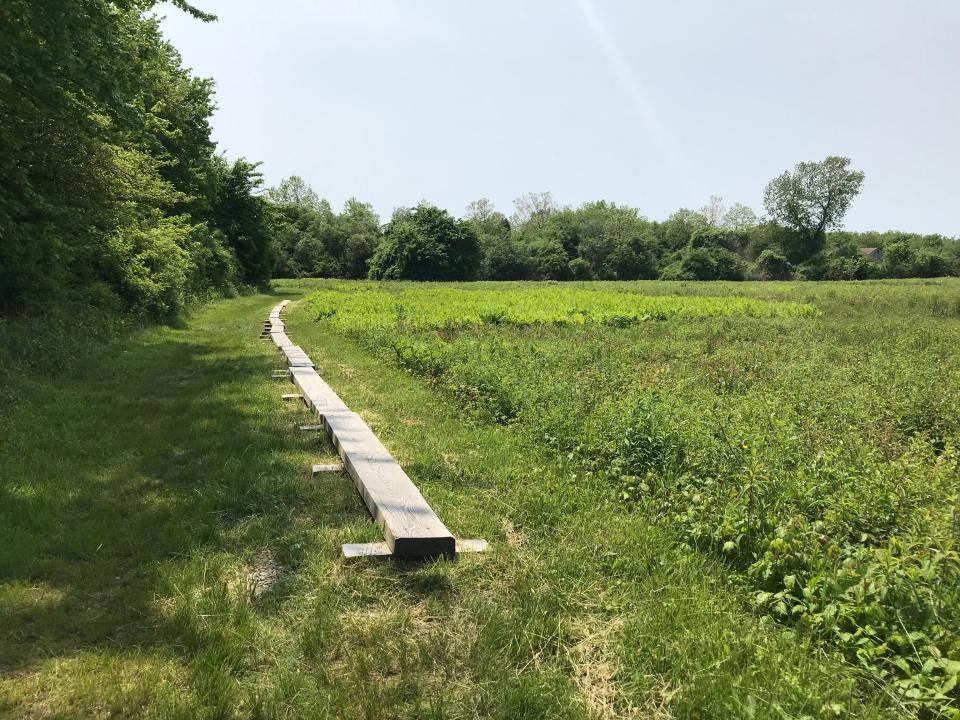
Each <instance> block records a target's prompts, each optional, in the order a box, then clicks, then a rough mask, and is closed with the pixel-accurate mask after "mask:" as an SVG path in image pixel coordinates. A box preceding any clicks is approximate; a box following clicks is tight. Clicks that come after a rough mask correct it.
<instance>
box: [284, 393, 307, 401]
mask: <svg viewBox="0 0 960 720" xmlns="http://www.w3.org/2000/svg"><path fill="white" fill-rule="evenodd" d="M280 399H281V400H303V395H301V394H300V393H286V394H285V395H281V396H280Z"/></svg>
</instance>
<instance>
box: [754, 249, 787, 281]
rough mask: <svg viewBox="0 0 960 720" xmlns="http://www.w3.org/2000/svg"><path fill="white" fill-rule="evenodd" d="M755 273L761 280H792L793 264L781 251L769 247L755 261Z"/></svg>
mask: <svg viewBox="0 0 960 720" xmlns="http://www.w3.org/2000/svg"><path fill="white" fill-rule="evenodd" d="M753 275H754V276H755V277H757V278H758V279H760V280H792V279H793V265H791V264H790V263H789V262H788V261H787V258H785V257H784V256H783V255H781V254H780V253H778V252H775V251H773V250H770V249H767V250H764V251H763V252H762V253H760V256H759V257H758V258H757V262H756V263H754V265H753Z"/></svg>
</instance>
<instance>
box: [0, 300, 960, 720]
mask: <svg viewBox="0 0 960 720" xmlns="http://www.w3.org/2000/svg"><path fill="white" fill-rule="evenodd" d="M463 287H468V288H470V289H471V292H470V293H465V292H462V291H461V290H460V289H458V287H457V286H449V285H448V286H421V285H414V284H409V285H407V284H378V285H363V286H358V285H356V284H350V283H336V282H326V283H316V282H314V283H312V284H309V285H307V284H292V283H285V284H282V285H280V289H279V290H278V291H277V292H276V293H275V294H273V295H253V296H249V297H244V298H239V299H233V300H229V301H222V302H218V303H214V304H212V305H210V306H209V307H208V308H206V309H204V310H202V311H200V312H197V313H196V314H195V315H194V316H193V317H192V318H190V320H189V321H188V322H187V323H185V324H184V325H183V326H182V327H179V328H153V329H147V330H142V331H137V332H135V333H133V334H131V335H129V336H127V337H126V338H124V339H119V340H117V339H110V336H111V335H112V333H114V332H115V331H116V330H117V328H116V327H107V328H105V327H104V325H103V323H102V322H101V320H100V318H97V317H89V318H87V319H86V320H85V321H82V324H81V322H78V323H75V324H74V325H72V326H71V325H69V324H66V323H65V324H54V325H53V326H52V327H46V326H44V325H43V324H39V323H34V322H33V321H32V320H30V319H27V320H23V321H15V322H10V321H8V322H7V323H6V324H5V326H4V328H3V329H4V333H3V334H2V337H5V338H7V337H12V338H20V339H23V340H27V339H29V340H30V343H29V344H22V343H20V342H17V341H11V342H10V343H9V344H4V345H3V347H2V348H0V358H2V362H0V388H2V393H3V396H2V398H0V401H2V403H0V407H2V408H3V410H2V412H0V434H2V435H0V436H2V437H3V438H4V442H3V444H2V445H0V467H2V468H3V482H2V483H0V716H5V717H6V716H8V717H16V718H34V717H61V718H72V717H77V718H79V717H84V718H85V717H91V716H94V717H107V716H110V717H131V718H133V717H136V718H141V717H165V718H170V717H183V718H214V717H239V718H246V717H250V718H255V717H256V718H260V717H331V718H334V717H336V718H343V717H346V718H364V717H419V718H430V717H433V718H439V717H452V718H459V717H478V716H479V717H494V718H497V717H499V718H516V717H530V718H536V717H542V718H556V717H568V718H588V717H589V718H616V717H630V716H633V715H639V716H654V717H657V716H660V717H692V716H699V717H704V718H706V717H717V718H721V717H722V718H728V717H742V718H783V717H791V718H801V717H844V716H847V717H871V718H875V717H894V716H897V715H903V714H908V715H909V714H915V713H916V714H920V715H921V716H925V717H935V716H936V715H937V713H938V712H939V713H940V715H941V716H942V717H950V716H951V713H953V714H954V715H955V712H954V707H955V703H956V688H954V689H950V688H949V687H947V686H948V685H949V683H950V678H952V677H955V676H956V671H957V665H956V661H957V659H958V657H957V645H956V642H957V641H956V636H955V632H956V628H957V627H958V626H960V625H958V623H957V594H956V588H957V557H956V542H957V529H956V525H955V520H953V519H952V517H951V515H952V513H953V512H954V508H955V507H956V500H957V498H956V494H957V472H956V447H957V445H956V443H957V424H958V421H957V407H960V403H958V402H957V391H958V388H957V378H958V377H960V373H958V372H957V367H956V363H957V358H956V354H955V352H954V351H953V349H954V348H955V346H956V343H957V339H958V337H957V336H958V334H960V306H958V304H957V301H956V298H957V296H958V293H957V290H958V286H957V282H956V281H937V282H936V283H927V284H924V283H920V282H898V283H856V284H844V285H840V286H838V285H819V284H789V283H764V284H751V283H747V284H744V283H737V284H710V285H705V284H692V285H691V284H678V283H647V284H641V285H638V284H635V283H632V284H626V283H624V284H614V283H611V284H605V285H602V286H597V285H585V286H571V285H565V286H561V287H556V286H550V285H543V284H541V285H536V286H529V285H503V284H496V285H494V284H490V285H481V286H476V285H470V286H463ZM313 290H316V291H317V294H316V295H314V296H313V299H311V300H309V301H308V302H301V303H299V304H296V305H294V306H291V308H289V310H288V313H287V325H288V328H289V330H290V333H291V334H292V336H293V337H295V338H296V340H297V342H298V343H300V344H301V345H302V346H303V347H304V348H305V349H306V350H307V351H308V352H309V353H310V354H311V356H312V357H314V358H315V360H317V362H318V366H319V369H320V371H321V373H322V374H323V375H324V377H325V378H326V379H327V380H328V381H329V382H330V383H331V384H332V385H333V387H334V388H335V389H336V390H337V391H338V392H339V393H340V394H341V395H342V397H344V399H345V400H346V401H347V403H348V404H350V406H351V407H353V408H354V409H356V410H357V411H358V412H360V413H361V414H362V415H363V416H364V417H365V418H366V419H367V421H368V422H369V423H370V424H371V425H372V427H373V428H374V430H375V431H376V432H377V433H378V435H380V437H381V438H383V439H384V441H385V442H386V443H387V445H388V446H389V447H390V448H391V450H392V451H393V452H394V454H395V455H396V456H397V457H398V458H399V459H400V460H401V462H402V463H403V464H404V466H405V468H406V469H407V471H408V472H409V473H410V475H411V476H412V477H413V478H414V479H415V481H416V482H417V483H418V485H419V486H420V487H421V489H422V490H423V492H424V493H425V495H426V497H427V498H428V500H429V501H430V503H431V504H432V505H433V507H434V508H435V509H436V510H437V512H438V513H439V514H440V516H441V517H442V518H443V519H444V521H445V522H446V523H447V524H448V525H449V526H450V527H451V528H452V529H453V530H454V532H456V533H457V534H458V535H460V536H462V537H485V538H487V539H488V540H489V541H490V542H491V544H492V546H493V549H492V552H491V553H489V554H487V555H483V556H473V557H464V558H461V559H459V560H458V561H457V562H455V563H448V562H436V563H424V564H393V563H367V562H354V563H350V562H345V561H343V560H342V559H341V558H340V557H339V552H338V551H339V545H340V543H343V542H363V541H371V540H376V539H379V532H378V530H377V528H376V527H375V526H374V525H372V524H370V523H369V521H368V520H367V516H366V512H365V510H364V508H363V505H362V503H361V501H360V500H359V498H358V497H357V496H356V492H355V490H354V489H353V488H352V485H351V484H350V482H349V480H348V479H347V478H346V477H345V476H342V475H340V476H335V477H333V478H330V479H329V480H324V481H318V482H315V481H311V480H310V477H309V470H308V468H309V465H310V463H311V462H329V461H331V460H332V459H333V457H334V455H333V450H332V448H330V447H329V446H328V445H327V444H326V443H325V442H320V441H319V440H318V438H317V437H316V436H308V435H305V434H302V433H298V432H297V431H296V430H295V423H297V422H302V421H304V420H306V419H307V418H308V417H309V415H308V413H306V411H305V410H302V409H297V408H294V407H292V406H290V405H289V404H284V403H281V402H280V401H279V395H280V393H281V392H283V391H284V387H285V386H284V385H283V384H282V383H278V382H277V381H272V380H270V379H269V375H270V370H271V369H272V368H276V367H279V366H280V361H279V358H278V356H277V354H276V353H275V351H273V350H272V348H270V347H269V346H268V344H267V343H258V342H257V341H255V340H254V339H253V338H254V337H255V336H256V335H257V334H258V331H259V326H260V322H261V320H262V319H263V317H264V316H265V315H266V313H267V311H268V309H269V308H270V307H271V306H272V305H274V304H275V303H276V302H277V301H278V300H280V299H283V298H289V299H298V298H300V297H304V296H306V295H308V294H309V293H311V291H313ZM638 291H640V293H642V294H638ZM432 293H443V294H445V296H446V299H447V300H448V301H449V302H450V303H452V304H453V307H455V308H457V307H459V308H460V311H461V312H462V313H463V314H465V315H467V316H469V317H470V318H472V317H473V316H472V315H471V313H473V312H475V309H476V308H477V307H478V306H479V305H478V303H480V302H481V300H480V299H478V296H481V297H482V296H483V295H484V294H489V295H490V297H491V298H507V297H509V296H510V295H511V294H514V293H516V294H518V295H520V296H521V298H519V299H518V300H517V302H516V303H515V304H514V305H515V307H514V309H513V310H511V312H513V311H515V310H516V309H523V308H527V309H528V312H535V310H536V305H537V303H535V302H532V298H533V296H536V295H539V302H540V303H543V304H547V303H549V302H553V304H554V305H556V306H559V305H562V304H563V303H562V300H560V299H561V298H569V297H572V298H575V299H576V303H577V306H578V307H581V308H584V309H586V308H587V307H588V302H589V301H590V300H591V299H593V300H595V304H596V306H597V307H603V305H604V303H605V302H607V300H608V299H609V298H610V297H619V298H621V299H622V300H623V302H624V303H629V302H631V301H634V302H640V303H643V302H653V301H661V300H662V301H670V302H671V303H674V307H676V308H682V307H688V308H690V309H691V310H690V311H689V312H677V313H674V314H670V315H665V316H664V317H662V318H660V319H654V318H652V317H651V318H650V319H649V320H645V321H643V322H639V323H627V324H624V326H622V327H621V326H618V325H616V324H609V323H607V324H605V323H603V322H596V321H590V320H583V321H580V320H577V321H575V322H560V323H556V322H535V323H532V324H531V323H530V322H526V321H525V322H521V323H516V324H515V323H511V322H503V321H493V320H492V319H491V320H490V321H482V320H481V321H480V322H475V321H473V320H472V319H471V322H469V323H457V322H452V321H451V320H450V318H451V317H453V316H454V312H453V311H450V312H449V313H446V314H445V316H444V317H442V318H441V317H437V316H433V320H431V321H427V322H423V321H421V320H420V319H419V318H420V317H421V313H422V312H426V311H429V309H430V308H431V307H433V306H432V305H428V304H427V303H426V297H428V296H430V294H432ZM331 294H335V295H336V297H338V302H340V305H341V307H342V309H343V312H341V313H337V314H334V315H328V316H326V317H321V318H318V314H322V313H320V312H319V311H320V310H321V308H322V304H321V302H320V300H321V298H323V297H330V296H331ZM554 294H556V297H551V296H553V295H554ZM384 296H388V297H390V298H391V299H392V300H393V301H394V302H395V303H397V302H399V303H400V304H402V305H403V306H404V308H405V310H404V313H403V314H401V315H398V314H397V313H396V311H395V310H394V311H393V316H392V320H391V321H389V322H383V321H382V320H381V317H380V315H379V314H378V313H379V310H377V311H376V313H374V316H375V317H376V319H377V322H367V318H368V317H369V316H368V315H367V311H366V310H365V309H364V308H363V307H362V306H361V307H360V311H358V312H352V310H353V306H352V304H351V302H350V300H351V298H352V299H354V300H356V302H357V303H358V304H359V303H360V302H361V300H362V299H363V298H368V299H369V298H374V299H382V297H384ZM731 297H745V298H749V299H750V300H751V301H753V302H754V303H755V305H753V306H750V305H743V304H742V301H739V300H731V299H730V298H731ZM807 306H812V307H813V308H814V309H815V310H816V312H810V311H808V310H806V309H805V308H806V307H807ZM394 307H396V305H394ZM704 307H706V308H710V307H716V308H720V309H721V311H720V312H710V313H706V314H705V313H702V312H700V309H702V308H704ZM747 307H754V308H761V309H763V310H762V312H759V313H755V312H753V313H752V312H750V311H747V310H746V309H745V308H747ZM904 328H907V329H906V330H904ZM93 333H99V334H100V335H101V336H102V338H101V339H97V338H91V337H90V335H91V334H93ZM951 523H954V524H951ZM898 628H900V629H899V630H898ZM847 634H849V637H847ZM904 641H906V643H907V644H910V645H911V649H910V650H906V649H905V645H904ZM937 653H939V656H938V655H937ZM938 693H939V694H940V695H942V696H943V697H939V699H938V697H937V694H938ZM947 698H949V699H947Z"/></svg>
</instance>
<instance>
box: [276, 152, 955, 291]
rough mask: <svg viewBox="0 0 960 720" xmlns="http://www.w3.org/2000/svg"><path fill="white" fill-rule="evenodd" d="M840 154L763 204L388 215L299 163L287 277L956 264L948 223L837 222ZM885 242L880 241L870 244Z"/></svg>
mask: <svg viewBox="0 0 960 720" xmlns="http://www.w3.org/2000/svg"><path fill="white" fill-rule="evenodd" d="M863 180H864V176H863V173H861V172H859V171H857V170H853V169H851V168H850V161H849V159H847V158H842V157H828V158H826V159H825V160H823V161H821V162H806V163H800V164H798V165H797V166H796V167H795V168H794V169H793V170H791V171H787V172H785V173H783V174H782V175H780V176H779V177H777V178H774V179H773V180H772V181H771V182H770V183H769V185H768V186H767V188H766V192H765V193H764V210H765V215H764V216H763V217H759V216H758V215H757V214H756V213H755V212H754V211H753V210H752V209H751V208H749V207H747V206H745V205H743V204H740V203H737V204H734V205H732V206H730V207H726V206H725V205H724V203H723V200H722V199H721V198H719V197H711V198H710V201H709V202H708V203H706V204H705V205H704V206H703V207H701V208H700V209H698V210H690V209H686V208H681V209H680V210H678V211H677V212H675V213H673V214H672V215H671V216H670V217H668V218H667V219H666V220H663V221H659V222H658V221H653V220H649V219H647V218H646V217H644V216H643V215H642V214H641V213H640V211H639V210H638V209H636V208H632V207H628V206H623V205H617V204H615V203H611V202H606V201H598V202H589V203H585V204H583V205H581V206H580V207H577V208H571V207H561V206H559V205H557V204H556V203H555V202H554V200H553V198H552V196H551V195H550V193H549V192H543V193H528V194H526V195H524V196H522V197H520V198H518V199H517V200H515V201H514V212H513V213H512V214H511V215H510V216H509V217H508V216H507V215H505V214H504V213H502V212H500V211H498V210H497V209H496V208H495V207H494V206H493V204H492V203H491V202H490V201H489V200H486V199H481V200H476V201H474V202H471V203H470V204H469V205H468V206H467V208H466V212H465V214H464V215H463V216H462V217H460V218H457V217H454V216H453V215H451V214H450V213H449V212H448V211H446V210H444V209H441V208H438V207H436V206H434V205H431V204H430V203H428V202H422V203H420V204H419V205H418V206H417V207H414V208H399V209H397V210H395V211H394V213H393V215H392V217H391V218H390V220H389V222H387V223H386V224H385V225H382V226H381V225H380V224H379V221H378V218H377V216H376V214H375V213H374V212H373V209H372V208H371V206H370V205H367V204H364V203H361V202H360V201H358V200H356V199H351V200H349V201H348V202H347V203H346V206H345V207H344V210H343V212H342V213H341V214H339V215H338V214H337V213H335V212H333V210H332V209H331V207H330V204H329V203H328V202H327V201H325V200H321V199H319V198H318V197H317V195H316V194H315V193H314V192H313V191H312V190H311V189H310V188H309V186H307V185H306V183H304V181H303V180H302V179H301V178H299V177H296V176H294V177H291V178H288V179H286V180H284V181H283V182H282V183H280V185H278V186H277V187H276V188H274V189H271V190H269V191H268V192H267V197H268V198H269V200H270V202H271V206H272V212H273V217H274V219H275V225H274V232H273V237H274V254H275V257H276V258H277V265H276V267H275V273H276V274H277V276H281V277H311V276H313V277H348V278H362V277H370V278H372V279H378V280H400V279H407V280H475V279H481V280H594V279H595V280H638V279H641V280H647V279H657V278H659V279H665V280H746V279H758V280H789V279H807V280H850V279H869V278H885V277H895V278H902V277H938V276H944V275H958V274H960V242H958V241H957V240H956V239H953V238H949V237H944V236H941V235H921V234H916V233H903V232H884V233H876V232H866V233H864V232H849V231H843V230H841V229H840V228H841V224H842V221H843V217H844V215H845V213H846V211H847V209H848V208H849V206H850V204H851V203H852V201H853V200H854V198H855V197H856V195H857V194H858V192H859V190H860V187H861V185H862V183H863ZM870 250H877V251H878V252H868V251H870Z"/></svg>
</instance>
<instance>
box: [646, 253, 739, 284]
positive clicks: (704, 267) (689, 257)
mask: <svg viewBox="0 0 960 720" xmlns="http://www.w3.org/2000/svg"><path fill="white" fill-rule="evenodd" d="M746 274H747V266H746V263H744V262H743V260H741V259H740V257H738V256H737V255H734V254H733V253H732V252H730V251H729V250H724V249H723V248H718V249H714V250H707V249H706V248H687V249H686V250H685V251H684V252H683V255H682V256H681V258H680V260H679V262H678V263H674V264H672V265H670V266H668V267H667V268H666V269H665V270H664V272H663V273H662V274H661V276H660V277H661V279H663V280H743V279H744V278H745V277H746Z"/></svg>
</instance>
